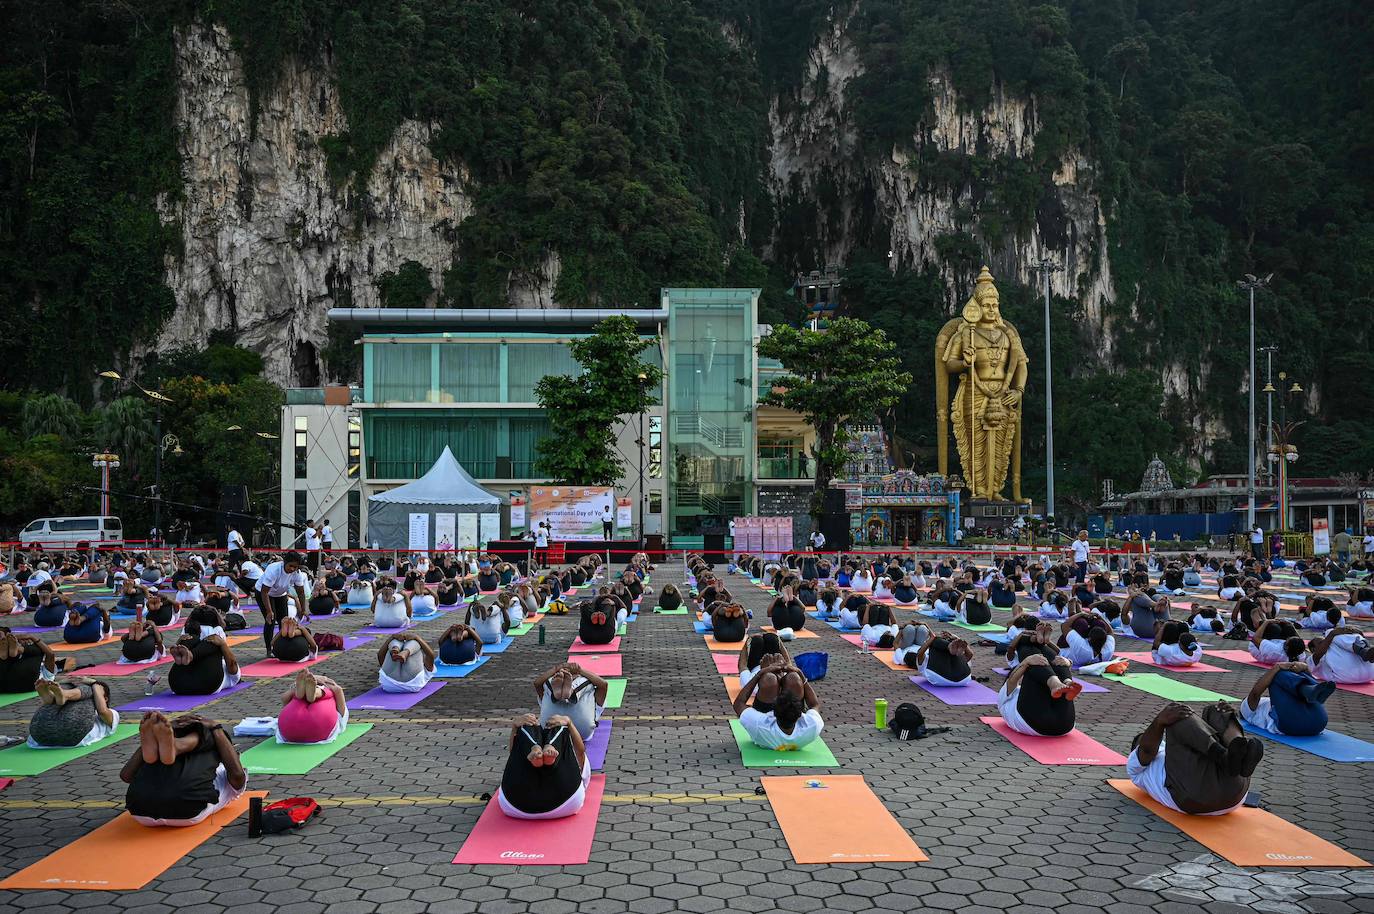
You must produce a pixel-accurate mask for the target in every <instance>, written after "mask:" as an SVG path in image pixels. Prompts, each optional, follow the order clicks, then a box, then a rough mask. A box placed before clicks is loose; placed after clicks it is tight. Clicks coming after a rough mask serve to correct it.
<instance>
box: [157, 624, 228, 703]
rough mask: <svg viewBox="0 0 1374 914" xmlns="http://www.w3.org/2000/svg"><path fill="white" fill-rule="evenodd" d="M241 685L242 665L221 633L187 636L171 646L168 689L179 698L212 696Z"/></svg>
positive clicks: (188, 634) (190, 634) (189, 634)
mask: <svg viewBox="0 0 1374 914" xmlns="http://www.w3.org/2000/svg"><path fill="white" fill-rule="evenodd" d="M238 683H239V662H238V660H237V659H236V658H235V657H234V650H233V648H231V647H230V646H229V642H227V641H225V640H224V636H223V635H221V634H218V633H216V634H212V635H209V636H207V637H200V636H199V635H197V634H192V633H189V632H188V633H187V634H186V635H184V636H182V638H181V640H180V641H178V642H177V643H176V644H174V645H172V666H171V669H169V670H168V671H167V687H168V688H170V689H171V690H172V691H173V692H175V693H176V694H178V695H213V694H215V693H216V692H222V691H224V690H225V689H229V688H232V687H234V686H236V685H238Z"/></svg>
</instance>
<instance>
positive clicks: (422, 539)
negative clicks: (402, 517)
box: [406, 514, 429, 550]
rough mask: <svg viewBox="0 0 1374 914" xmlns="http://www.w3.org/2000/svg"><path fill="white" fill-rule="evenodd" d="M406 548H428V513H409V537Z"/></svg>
mask: <svg viewBox="0 0 1374 914" xmlns="http://www.w3.org/2000/svg"><path fill="white" fill-rule="evenodd" d="M406 548H407V549H416V550H425V549H428V548H429V515H428V514H411V515H410V539H409V542H408V544H407V546H406Z"/></svg>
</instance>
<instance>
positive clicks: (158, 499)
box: [99, 369, 181, 536]
mask: <svg viewBox="0 0 1374 914" xmlns="http://www.w3.org/2000/svg"><path fill="white" fill-rule="evenodd" d="M99 375H100V377H102V378H108V379H109V380H111V381H118V382H119V383H121V384H132V385H133V386H135V387H137V388H138V389H139V390H140V391H142V393H143V395H144V396H145V397H147V398H148V399H149V400H152V401H153V406H154V407H155V409H156V413H157V429H156V431H155V432H154V441H155V446H156V449H157V455H156V457H157V464H156V469H155V470H154V471H153V472H154V475H153V528H154V529H156V530H157V532H158V536H161V535H162V452H163V451H165V450H167V448H168V447H169V446H170V445H168V444H165V443H164V441H163V437H162V404H164V403H171V402H172V398H171V397H169V396H167V395H166V394H164V393H162V392H160V391H156V390H149V389H148V388H146V387H144V386H143V385H142V384H140V383H138V382H137V381H135V380H133V379H132V378H126V377H124V376H123V375H122V374H120V373H119V372H117V371H115V370H114V369H108V370H106V371H102V372H99ZM167 437H168V438H171V439H172V441H173V442H176V437H175V436H174V435H168V436H167ZM176 448H177V451H176V452H177V453H178V454H179V453H181V445H180V443H177V444H176Z"/></svg>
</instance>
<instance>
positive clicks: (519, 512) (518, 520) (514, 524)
mask: <svg viewBox="0 0 1374 914" xmlns="http://www.w3.org/2000/svg"><path fill="white" fill-rule="evenodd" d="M524 529H525V496H523V495H512V496H511V497H510V532H511V533H512V534H514V533H516V532H518V531H521V530H524Z"/></svg>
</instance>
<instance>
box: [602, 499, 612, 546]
mask: <svg viewBox="0 0 1374 914" xmlns="http://www.w3.org/2000/svg"><path fill="white" fill-rule="evenodd" d="M614 530H615V514H613V513H612V512H611V506H610V505H606V506H604V507H603V508H602V509H601V538H602V539H603V540H606V541H607V542H610V539H611V533H612V532H613V531H614Z"/></svg>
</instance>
